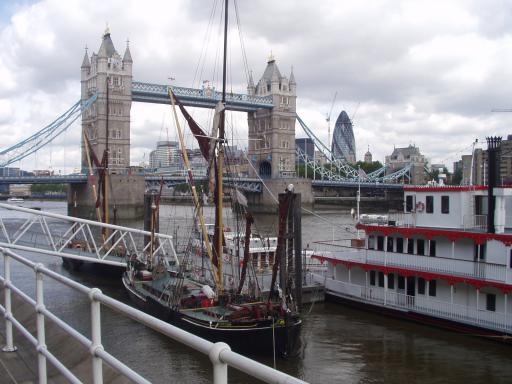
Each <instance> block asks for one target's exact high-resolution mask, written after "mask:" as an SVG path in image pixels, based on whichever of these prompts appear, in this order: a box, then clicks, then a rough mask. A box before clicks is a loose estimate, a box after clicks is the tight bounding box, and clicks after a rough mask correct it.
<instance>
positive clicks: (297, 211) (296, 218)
mask: <svg viewBox="0 0 512 384" xmlns="http://www.w3.org/2000/svg"><path fill="white" fill-rule="evenodd" d="M292 204H293V209H292V211H293V245H294V248H295V249H294V251H295V302H296V303H297V310H298V311H301V310H302V272H303V268H302V267H303V266H302V210H301V194H300V193H294V194H293V203H292ZM304 275H305V274H304Z"/></svg>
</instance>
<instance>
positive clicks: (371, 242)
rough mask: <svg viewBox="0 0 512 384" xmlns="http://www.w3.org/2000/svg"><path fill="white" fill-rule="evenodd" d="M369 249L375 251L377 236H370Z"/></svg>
mask: <svg viewBox="0 0 512 384" xmlns="http://www.w3.org/2000/svg"><path fill="white" fill-rule="evenodd" d="M368 249H375V236H373V235H370V236H368ZM511 255H512V253H511Z"/></svg>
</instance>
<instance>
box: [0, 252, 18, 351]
mask: <svg viewBox="0 0 512 384" xmlns="http://www.w3.org/2000/svg"><path fill="white" fill-rule="evenodd" d="M2 254H3V255H4V299H5V300H4V301H5V341H6V345H5V347H3V348H2V351H4V352H14V351H16V350H17V349H18V348H16V347H15V346H14V341H13V337H12V322H11V318H12V309H11V288H10V286H9V285H10V284H11V258H10V257H9V255H8V254H7V253H5V252H3V250H2Z"/></svg>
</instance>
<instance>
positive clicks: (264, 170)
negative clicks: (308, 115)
mask: <svg viewBox="0 0 512 384" xmlns="http://www.w3.org/2000/svg"><path fill="white" fill-rule="evenodd" d="M296 88H297V84H296V83H295V77H294V75H293V69H292V72H291V74H290V78H289V79H288V78H287V77H286V76H283V75H281V72H280V71H279V68H278V67H277V64H276V61H275V59H274V57H273V56H272V55H270V57H269V59H268V62H267V67H266V68H265V72H263V76H262V77H261V79H260V80H259V81H258V84H257V85H256V86H255V85H254V82H253V79H252V74H251V77H250V79H249V86H248V87H247V91H248V94H249V95H257V96H269V95H271V96H272V99H273V103H274V108H272V109H271V110H268V109H259V110H257V111H256V112H249V114H248V126H249V151H248V155H249V159H250V161H251V162H252V164H253V165H254V167H255V169H256V171H257V172H258V175H259V176H260V177H261V178H264V179H267V178H272V179H277V178H283V177H293V176H294V175H295V116H296V113H295V107H296V104H295V102H296V98H297V96H296ZM251 172H252V175H251V176H253V177H254V176H256V175H255V174H254V173H255V172H254V171H251Z"/></svg>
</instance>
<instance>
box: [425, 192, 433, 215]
mask: <svg viewBox="0 0 512 384" xmlns="http://www.w3.org/2000/svg"><path fill="white" fill-rule="evenodd" d="M425 201H426V207H425V212H427V213H434V196H427V197H426V199H425Z"/></svg>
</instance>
